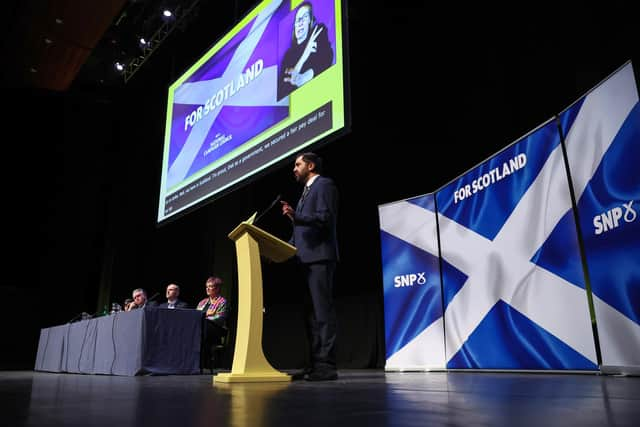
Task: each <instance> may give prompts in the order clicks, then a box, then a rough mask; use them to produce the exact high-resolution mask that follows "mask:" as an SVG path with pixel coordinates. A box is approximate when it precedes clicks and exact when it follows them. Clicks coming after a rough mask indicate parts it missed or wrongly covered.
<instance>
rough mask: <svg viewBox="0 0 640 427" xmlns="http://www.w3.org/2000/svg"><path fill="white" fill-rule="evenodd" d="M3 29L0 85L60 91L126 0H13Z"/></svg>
mask: <svg viewBox="0 0 640 427" xmlns="http://www.w3.org/2000/svg"><path fill="white" fill-rule="evenodd" d="M12 3H13V4H12V5H11V4H10V5H9V9H8V10H9V15H10V16H11V17H12V18H11V19H8V20H7V21H5V22H7V23H8V25H7V26H6V27H5V29H4V31H5V32H6V34H5V35H4V37H3V40H4V44H3V46H2V57H3V62H4V63H5V64H7V65H8V67H7V68H5V71H4V75H3V78H2V86H3V87H13V88H25V87H27V88H40V89H49V90H53V91H65V90H67V89H68V88H69V87H70V85H71V83H72V82H73V81H74V79H75V77H76V75H77V74H78V72H79V71H80V69H81V67H82V65H83V64H84V63H85V62H86V60H87V58H88V57H89V56H90V55H91V52H92V50H93V49H94V48H95V47H96V46H97V44H98V42H99V41H100V39H101V38H102V36H103V35H104V33H105V31H107V29H108V28H109V27H110V26H111V24H112V21H113V20H114V18H116V17H117V16H118V14H119V13H120V12H121V11H122V9H123V7H124V5H125V4H126V3H127V0H101V1H81V2H79V1H75V0H51V1H46V0H15V1H13V2H12Z"/></svg>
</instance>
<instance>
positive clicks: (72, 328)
mask: <svg viewBox="0 0 640 427" xmlns="http://www.w3.org/2000/svg"><path fill="white" fill-rule="evenodd" d="M202 321H203V318H202V312H201V311H198V310H190V309H174V310H169V309H158V308H146V309H140V310H132V311H128V312H124V311H123V312H118V313H115V314H111V315H108V316H102V317H97V318H95V319H88V320H82V321H80V322H75V323H68V324H65V325H59V326H53V327H50V328H44V329H42V330H41V331H40V341H39V342H38V354H37V356H36V363H35V370H36V371H47V372H69V373H80V374H105V375H126V376H135V375H144V374H157V375H169V374H197V373H200V344H201V340H202Z"/></svg>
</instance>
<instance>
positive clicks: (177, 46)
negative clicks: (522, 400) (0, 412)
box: [0, 1, 640, 369]
mask: <svg viewBox="0 0 640 427" xmlns="http://www.w3.org/2000/svg"><path fill="white" fill-rule="evenodd" d="M202 3H203V6H202V8H201V10H200V13H199V14H198V16H197V17H196V18H195V19H194V20H193V21H192V22H190V23H189V25H188V26H187V27H186V28H183V29H181V30H180V31H176V32H174V33H173V34H172V35H171V36H170V37H169V39H168V40H167V41H166V42H165V43H164V45H163V46H162V47H161V48H159V49H158V50H157V51H156V52H155V53H154V54H153V55H152V57H151V58H150V59H149V61H147V63H145V64H144V65H143V66H142V68H141V69H140V70H139V72H138V73H137V74H136V75H135V76H134V77H133V78H132V79H131V80H130V81H129V83H127V85H124V86H122V87H120V88H109V89H100V88H92V89H89V88H87V87H74V88H73V89H72V90H70V91H69V92H67V93H64V94H54V93H47V92H39V91H24V90H19V91H18V90H14V91H5V95H6V96H5V102H6V105H8V106H9V107H10V108H9V111H10V113H9V114H8V115H6V116H5V117H6V124H5V129H6V131H5V132H6V136H5V138H4V142H5V146H6V147H5V148H6V149H5V150H4V152H5V153H6V155H7V157H6V158H5V164H6V167H5V171H4V172H5V174H6V177H5V180H4V183H5V187H6V188H8V191H6V193H5V194H6V199H5V203H4V204H3V206H4V210H5V213H6V214H7V215H6V216H5V222H4V225H5V230H6V231H5V235H7V236H9V238H8V239H5V240H4V241H5V245H6V246H5V260H6V261H7V269H6V271H8V273H9V274H7V275H6V281H3V283H0V290H2V291H3V295H4V296H5V298H4V299H3V302H4V303H5V304H4V305H5V306H6V307H8V308H5V309H4V310H3V314H2V318H1V319H0V321H2V324H3V325H7V326H8V327H7V328H6V329H5V330H6V334H7V335H8V341H7V342H9V343H11V344H10V347H11V350H10V351H6V350H5V347H4V346H3V351H2V355H1V356H0V368H2V369H16V368H19V369H31V368H33V365H34V361H35V353H36V348H37V341H38V336H39V331H40V328H42V327H48V326H53V325H56V324H60V323H65V322H67V321H68V320H70V319H71V318H73V317H74V316H75V315H77V314H78V313H80V312H82V311H88V312H95V311H98V310H99V309H100V307H101V305H102V302H103V301H119V302H122V301H123V300H124V298H126V297H128V296H129V295H130V293H131V290H132V289H134V288H136V287H144V288H146V289H147V290H148V291H149V293H150V294H153V293H154V292H160V293H161V297H162V296H163V295H164V289H165V287H166V285H167V284H168V283H170V282H175V283H178V284H180V285H181V287H182V296H183V297H184V298H185V299H186V300H187V301H189V302H191V303H192V304H195V303H196V302H197V301H198V300H199V299H201V298H203V297H204V296H205V293H204V281H205V279H206V277H207V276H208V275H210V274H217V275H220V276H221V277H222V278H223V279H224V280H225V289H224V293H225V294H226V295H227V296H228V297H229V299H230V301H231V302H232V303H234V302H237V277H236V266H235V248H234V246H233V242H231V241H230V240H229V239H228V238H227V234H228V233H229V232H230V231H231V230H232V229H233V228H234V227H235V226H236V225H237V224H238V223H239V222H240V221H242V220H244V219H246V218H248V217H249V216H250V215H251V214H252V213H253V212H254V211H256V210H260V209H262V208H264V207H266V206H267V205H268V204H269V202H270V201H271V200H272V199H273V197H275V195H276V194H282V195H283V198H285V199H287V200H291V201H295V200H296V199H297V197H298V194H299V191H300V189H299V188H298V187H297V185H296V184H295V182H294V179H293V175H292V172H291V169H292V164H291V165H286V166H283V167H281V168H280V169H278V170H275V171H272V172H270V173H269V174H267V175H264V176H262V177H260V178H259V179H257V180H254V181H253V182H251V183H250V184H248V185H246V186H245V187H242V188H241V189H239V190H237V191H235V192H234V193H231V194H229V195H227V196H225V197H223V198H221V199H218V200H216V201H215V202H213V203H211V204H209V205H206V206H204V207H202V208H200V209H198V210H196V211H193V212H191V213H189V214H188V215H186V216H184V217H182V218H179V219H177V220H176V221H174V222H172V223H170V224H168V225H166V226H164V227H161V228H157V227H156V226H155V218H156V208H157V207H156V199H157V192H158V186H159V174H160V163H161V149H162V142H163V126H164V117H165V102H166V99H165V97H166V89H167V87H168V85H169V83H170V82H172V81H173V80H174V79H175V78H177V77H178V76H179V75H180V74H181V73H182V72H183V71H184V70H185V69H186V68H187V67H188V66H189V65H191V63H192V62H193V61H195V59H197V58H198V57H199V56H200V55H201V54H203V53H204V52H205V51H206V49H207V48H208V47H209V46H211V45H212V44H213V42H214V41H215V40H216V39H217V38H218V37H220V36H221V35H222V33H223V32H224V31H226V30H228V29H229V28H230V27H231V26H232V24H233V23H234V22H235V20H236V19H237V18H239V16H238V14H243V13H245V12H246V11H247V10H249V8H250V7H251V6H252V5H253V2H236V3H230V2H222V5H220V3H221V2H202ZM350 3H351V4H350V7H349V11H348V17H349V41H350V46H349V63H350V77H349V79H350V87H351V89H350V97H351V112H352V129H351V132H350V133H348V134H347V135H346V136H344V137H341V138H340V139H338V140H335V141H333V142H331V143H329V144H327V145H325V146H323V147H321V148H319V149H318V150H317V151H318V152H319V153H320V154H321V155H322V156H323V157H324V158H325V160H326V163H327V165H326V166H327V171H326V174H327V175H329V176H332V177H333V178H334V179H335V180H336V182H337V184H338V186H339V189H340V194H341V206H340V207H341V211H340V217H339V237H340V239H341V242H340V249H341V255H342V260H341V263H340V265H339V269H338V288H337V289H336V298H337V305H338V311H339V328H340V333H339V342H338V345H339V347H338V348H339V352H338V353H339V354H338V356H339V367H343V368H365V367H382V366H384V359H385V357H384V327H383V322H384V321H383V305H382V283H381V277H382V276H381V275H382V273H381V266H380V256H379V240H378V236H379V233H378V232H379V229H378V217H377V215H378V212H377V208H378V205H380V204H383V203H387V202H391V201H395V200H399V199H404V198H408V197H413V196H416V195H420V194H424V193H428V192H432V191H434V190H436V189H437V188H438V187H440V186H442V185H444V184H445V183H447V182H449V181H450V180H452V179H454V178H455V177H456V176H458V175H460V174H462V173H463V172H465V171H466V170H468V169H469V168H471V167H473V166H474V165H475V164H477V163H479V162H481V161H483V160H484V159H486V158H488V157H490V156H491V155H493V154H494V153H495V152H496V151H498V150H499V149H501V148H503V147H504V146H506V145H508V144H509V143H511V142H512V141H514V140H516V139H517V138H519V137H520V136H522V135H523V134H525V133H527V132H528V131H529V130H531V129H533V128H535V127H536V126H537V125H538V124H540V123H542V122H543V121H545V120H546V119H548V118H550V117H551V116H553V115H554V114H556V113H558V112H560V110H562V109H563V108H565V107H567V106H568V105H569V104H570V103H571V102H573V101H574V100H575V99H577V98H578V97H579V96H581V95H582V94H583V93H584V92H585V91H587V90H588V89H590V88H591V87H593V86H594V85H596V84H597V83H598V82H599V81H600V80H602V79H603V78H605V77H606V76H607V75H608V74H610V73H611V72H613V71H614V70H615V69H616V68H617V67H619V66H620V65H622V64H623V63H624V62H625V61H626V60H628V59H634V57H633V55H634V54H635V50H634V47H635V46H634V45H635V41H636V40H637V37H635V33H634V31H633V27H634V26H635V24H636V23H635V22H632V21H631V20H632V16H634V15H633V14H632V13H631V12H630V11H629V9H630V7H629V6H628V4H627V3H626V2H608V3H607V4H601V5H599V8H598V9H597V10H596V9H595V8H594V9H589V8H587V7H586V6H584V5H581V6H580V7H578V8H572V10H558V9H557V8H556V7H555V6H552V7H548V6H546V5H543V4H540V3H534V4H532V5H531V6H524V5H519V10H518V11H513V10H506V9H500V10H497V9H496V10H490V9H486V7H487V5H486V3H479V4H478V5H477V6H474V9H473V10H462V9H461V6H455V5H453V6H450V7H449V9H448V10H447V9H444V10H435V9H434V8H433V7H432V6H428V5H427V3H426V2H423V3H420V2H412V3H411V5H409V6H395V5H394V4H395V3H398V2H386V1H385V2H382V1H377V2H375V1H374V2H356V1H351V2H350ZM407 4H409V3H407ZM216 5H217V6H216ZM216 7H217V8H218V9H215V8H216ZM514 7H515V6H514ZM567 9H569V8H567ZM507 17H508V18H507ZM632 24H633V25H632ZM632 33H633V35H632ZM635 58H636V59H637V56H636V57H635ZM639 66H640V65H637V66H636V68H638V67H639ZM263 221H264V222H263V223H262V226H263V228H265V229H266V230H268V231H270V232H272V233H273V234H275V235H276V236H278V237H281V238H283V239H288V237H289V229H288V227H289V224H288V221H286V220H284V219H283V218H282V217H281V216H280V215H278V212H277V211H274V212H272V213H271V214H269V215H267V216H265V218H264V220H263ZM263 269H264V271H263V273H264V300H265V310H266V311H265V317H264V349H265V354H266V355H267V357H268V358H269V359H270V360H271V362H272V364H273V365H274V366H275V367H277V368H295V367H300V366H302V364H303V363H304V344H303V343H304V331H303V327H302V301H301V300H302V296H303V291H302V287H303V285H304V284H303V283H301V282H300V281H299V280H298V278H297V276H296V275H295V266H294V263H293V262H285V263H283V264H267V263H265V264H264V266H263ZM227 363H230V361H229V360H227Z"/></svg>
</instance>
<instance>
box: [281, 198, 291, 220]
mask: <svg viewBox="0 0 640 427" xmlns="http://www.w3.org/2000/svg"><path fill="white" fill-rule="evenodd" d="M280 204H281V205H282V215H286V216H288V217H289V219H290V220H291V221H293V213H294V212H295V211H294V210H293V208H292V207H291V205H290V204H289V202H285V201H284V200H280Z"/></svg>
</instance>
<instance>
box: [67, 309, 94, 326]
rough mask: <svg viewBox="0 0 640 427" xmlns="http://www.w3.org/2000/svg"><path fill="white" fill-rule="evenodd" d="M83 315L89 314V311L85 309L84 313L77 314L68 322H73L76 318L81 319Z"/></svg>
mask: <svg viewBox="0 0 640 427" xmlns="http://www.w3.org/2000/svg"><path fill="white" fill-rule="evenodd" d="M83 316H89V313H87V312H86V311H83V312H82V313H80V314H78V315H76V316H75V317H74V318H73V319H71V320H69V321H68V322H67V323H73V322H75V321H76V320H78V319H80V318H81V317H83Z"/></svg>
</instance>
